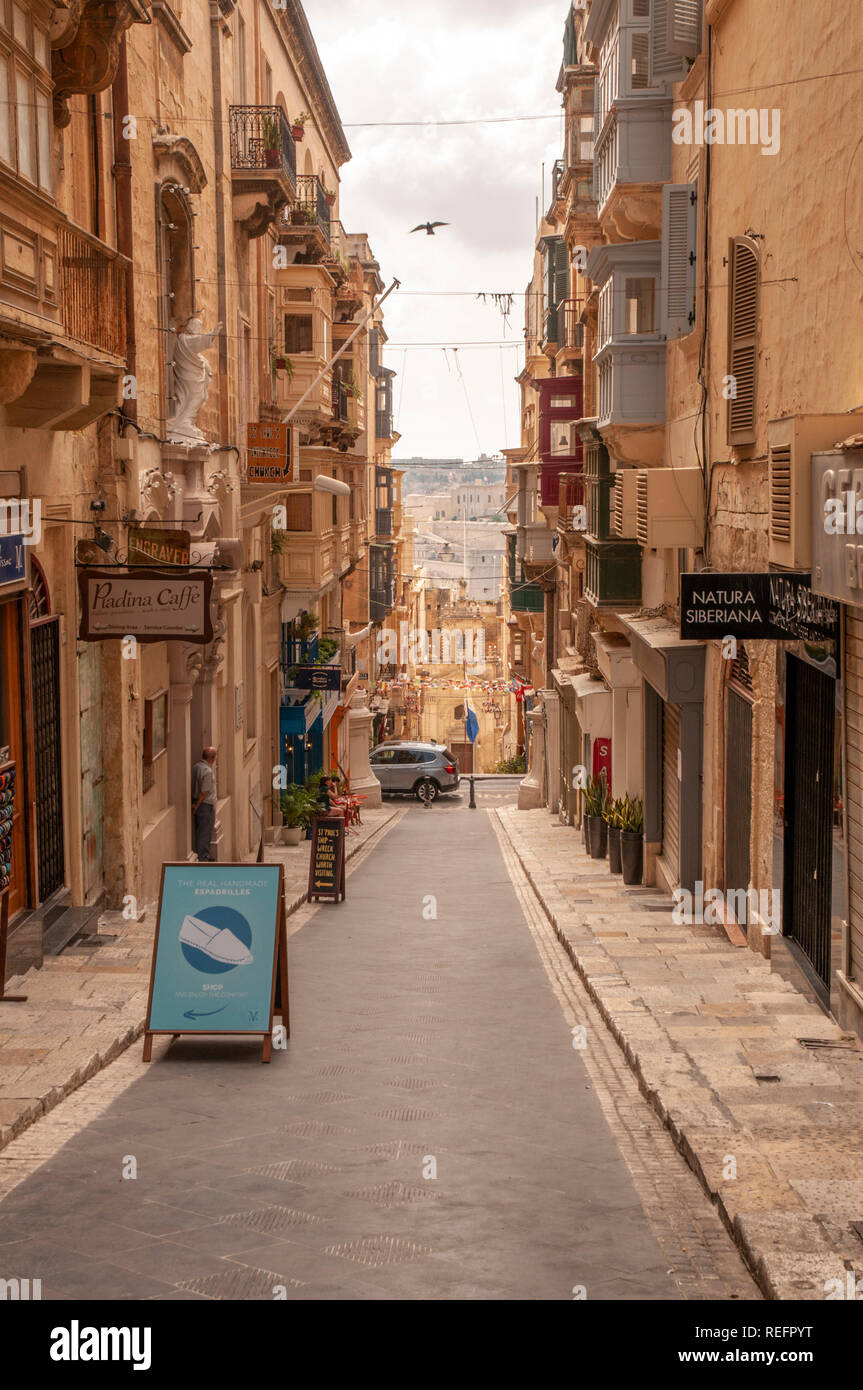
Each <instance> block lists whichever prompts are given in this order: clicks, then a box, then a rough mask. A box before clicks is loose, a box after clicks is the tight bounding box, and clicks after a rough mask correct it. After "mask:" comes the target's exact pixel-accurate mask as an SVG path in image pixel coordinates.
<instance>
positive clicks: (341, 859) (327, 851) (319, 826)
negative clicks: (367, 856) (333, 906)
mask: <svg viewBox="0 0 863 1390" xmlns="http://www.w3.org/2000/svg"><path fill="white" fill-rule="evenodd" d="M321 898H332V899H333V901H334V902H344V900H345V818H344V816H341V815H320V816H315V819H314V821H313V822H312V856H311V861H310V863H309V893H308V900H309V902H319V901H320V899H321Z"/></svg>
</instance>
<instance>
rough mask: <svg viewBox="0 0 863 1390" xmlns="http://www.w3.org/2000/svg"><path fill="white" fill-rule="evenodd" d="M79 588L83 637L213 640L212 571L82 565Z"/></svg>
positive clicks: (85, 639)
mask: <svg viewBox="0 0 863 1390" xmlns="http://www.w3.org/2000/svg"><path fill="white" fill-rule="evenodd" d="M78 587H79V589H80V591H81V629H80V632H79V634H78V635H79V637H80V638H81V641H82V642H105V641H108V640H109V639H110V638H114V637H119V638H123V637H134V638H135V639H136V640H137V641H138V642H170V641H175V642H198V643H202V644H203V643H206V642H212V640H213V621H212V618H211V616H210V593H211V590H212V587H213V576H212V575H211V574H206V573H202V572H201V571H195V570H188V571H186V572H185V573H182V574H164V573H160V572H159V571H158V570H147V569H138V568H135V569H133V570H131V571H129V572H125V571H123V570H104V569H83V570H81V572H80V573H79V575H78Z"/></svg>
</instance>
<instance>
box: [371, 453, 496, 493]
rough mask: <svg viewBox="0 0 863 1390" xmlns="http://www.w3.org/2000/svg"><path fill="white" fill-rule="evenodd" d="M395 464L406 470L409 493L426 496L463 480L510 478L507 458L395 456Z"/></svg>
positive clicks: (405, 484)
mask: <svg viewBox="0 0 863 1390" xmlns="http://www.w3.org/2000/svg"><path fill="white" fill-rule="evenodd" d="M393 467H394V468H401V469H403V470H404V474H405V480H404V492H405V495H407V494H408V493H413V494H414V495H415V496H422V497H425V496H427V495H428V493H430V492H449V491H450V489H451V488H454V487H456V486H457V485H458V484H459V483H484V482H489V483H503V482H505V481H506V461H505V460H504V459H493V458H480V459H476V460H472V461H470V462H465V460H464V459H425V458H405V459H393Z"/></svg>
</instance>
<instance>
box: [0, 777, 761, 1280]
mask: <svg viewBox="0 0 863 1390" xmlns="http://www.w3.org/2000/svg"><path fill="white" fill-rule="evenodd" d="M396 811H397V819H396V821H395V822H394V823H392V824H391V825H390V826H389V828H388V829H387V830H386V831H385V832H384V833H383V834H382V836H379V837H378V838H377V839H376V840H375V841H374V842H373V843H372V845H371V846H369V847H368V848H367V849H364V850H363V851H362V852H361V854H360V855H358V856H357V859H356V860H355V861H354V864H353V866H352V867H351V870H350V872H349V879H348V895H349V896H348V901H347V903H346V904H344V905H340V906H333V905H329V906H322V907H320V908H314V909H313V908H311V907H305V908H302V909H300V910H299V911H298V912H296V913H295V914H294V915H293V916H292V917H291V919H290V923H289V925H290V928H291V930H292V935H291V941H290V967H291V988H292V1019H293V1037H292V1039H291V1042H290V1044H289V1048H288V1050H287V1052H276V1053H275V1054H274V1057H273V1061H272V1063H271V1064H270V1065H269V1066H262V1065H261V1064H260V1062H259V1061H258V1054H257V1048H254V1047H249V1045H248V1044H239V1043H238V1044H234V1043H231V1042H226V1041H218V1040H214V1041H213V1042H206V1041H200V1042H199V1041H197V1040H195V1041H182V1042H180V1043H178V1044H175V1045H173V1046H172V1047H168V1046H166V1045H165V1043H164V1042H161V1044H160V1046H159V1047H157V1048H156V1049H155V1052H154V1060H153V1062H152V1063H151V1064H150V1066H149V1067H145V1066H144V1065H143V1064H142V1063H141V1060H140V1043H136V1044H135V1045H134V1046H133V1047H132V1048H131V1049H130V1050H129V1051H128V1052H126V1053H125V1054H124V1055H123V1056H122V1057H121V1058H120V1059H119V1060H118V1061H116V1062H114V1063H113V1064H112V1065H111V1066H110V1067H109V1068H107V1069H106V1070H105V1071H103V1072H102V1073H100V1075H99V1076H97V1077H95V1078H94V1079H93V1080H92V1081H90V1082H88V1083H87V1084H86V1085H85V1086H83V1087H82V1088H81V1089H80V1090H79V1091H78V1092H77V1093H76V1094H75V1095H73V1096H71V1097H70V1098H69V1099H67V1100H66V1101H64V1102H63V1103H62V1104H60V1105H59V1106H58V1107H57V1108H56V1109H54V1110H53V1111H52V1112H51V1114H49V1115H47V1116H46V1117H45V1118H43V1119H42V1120H40V1121H39V1123H38V1124H36V1125H34V1126H33V1127H32V1128H31V1129H30V1130H29V1131H28V1132H27V1133H25V1134H24V1135H23V1136H22V1137H21V1138H19V1139H16V1140H14V1141H13V1142H12V1143H11V1144H9V1145H8V1147H7V1149H6V1150H5V1153H4V1156H3V1160H2V1164H0V1166H2V1167H3V1168H4V1170H5V1174H6V1176H5V1178H4V1179H3V1180H4V1183H5V1186H6V1189H7V1195H6V1196H5V1199H4V1200H3V1201H2V1203H0V1275H14V1274H16V1273H17V1274H18V1275H19V1276H22V1277H23V1276H25V1275H27V1274H29V1275H30V1276H31V1277H37V1278H38V1277H41V1278H42V1281H43V1297H44V1298H53V1299H62V1298H67V1297H83V1298H89V1299H97V1298H141V1297H144V1298H150V1297H153V1298H159V1297H161V1298H190V1297H191V1298H194V1297H207V1298H246V1299H248V1298H259V1299H271V1298H273V1297H274V1290H276V1291H277V1290H278V1289H279V1288H280V1287H281V1286H284V1288H285V1289H286V1291H287V1296H288V1297H289V1298H297V1299H321V1298H324V1299H354V1298H358V1299H377V1298H384V1299H423V1300H425V1299H432V1300H434V1299H447V1300H452V1299H552V1300H559V1299H567V1300H568V1299H572V1298H573V1297H574V1296H575V1295H574V1291H576V1292H577V1291H578V1290H579V1289H580V1288H583V1289H584V1290H585V1291H586V1294H587V1297H588V1298H589V1299H592V1300H595V1299H602V1298H609V1299H667V1298H694V1299H698V1298H702V1299H703V1298H708V1299H709V1298H756V1297H758V1296H759V1295H758V1292H757V1290H756V1289H755V1286H754V1285H753V1284H752V1282H751V1280H750V1278H749V1276H748V1275H747V1273H746V1271H745V1270H744V1268H743V1265H742V1264H741V1262H740V1259H739V1257H738V1255H737V1252H736V1251H735V1249H734V1247H733V1245H732V1243H731V1241H730V1239H729V1237H728V1235H727V1234H726V1232H725V1231H724V1229H723V1228H722V1225H721V1223H720V1221H719V1218H718V1217H717V1215H716V1213H715V1211H714V1210H713V1208H712V1207H711V1206H710V1203H709V1202H708V1200H707V1198H706V1197H705V1196H704V1194H703V1193H702V1191H701V1189H700V1187H699V1185H698V1183H697V1181H696V1179H695V1177H694V1176H693V1175H692V1174H691V1173H690V1172H689V1171H688V1169H687V1168H686V1165H685V1163H684V1161H683V1159H682V1158H681V1157H680V1156H679V1155H678V1154H677V1153H676V1151H675V1149H674V1146H673V1144H672V1142H671V1140H670V1138H669V1137H668V1135H667V1134H666V1133H665V1131H664V1130H663V1129H662V1126H661V1124H660V1122H659V1120H658V1119H657V1118H656V1116H655V1115H654V1113H653V1112H652V1111H651V1109H650V1107H649V1106H648V1105H647V1104H646V1102H645V1101H644V1100H643V1099H642V1098H641V1096H640V1095H639V1093H638V1090H637V1085H636V1083H635V1081H634V1078H633V1077H632V1076H631V1074H630V1073H629V1071H628V1068H627V1066H626V1064H625V1061H624V1060H623V1058H622V1056H621V1054H620V1053H619V1050H618V1049H617V1046H616V1044H615V1043H614V1042H613V1040H612V1039H611V1037H610V1036H609V1035H607V1034H606V1033H605V1032H604V1028H603V1024H602V1022H601V1020H600V1019H599V1017H598V1015H593V1014H591V1012H590V1009H591V1005H590V1003H589V1001H588V1000H587V999H586V997H585V995H584V992H583V990H581V988H580V986H579V984H578V981H577V979H576V977H575V975H574V972H573V971H572V969H571V967H570V965H569V962H568V960H567V958H566V956H565V953H564V952H563V949H562V947H561V946H560V943H559V942H557V940H556V938H555V936H554V933H553V931H552V929H551V927H550V926H549V924H548V922H547V921H546V920H545V919H544V917H543V914H542V912H541V911H540V910H539V908H538V906H537V903H536V900H535V899H534V898H533V895H532V893H531V891H530V888H529V885H528V884H527V882H526V880H525V877H524V874H523V873H522V872H521V871H520V869H519V866H518V864H517V861H516V859H515V856H514V855H513V854H512V852H511V850H509V848H508V846H507V845H506V844H505V843H504V842H502V841H499V839H498V837H497V834H496V831H495V824H494V822H493V820H492V819H491V817H490V816H489V815H488V814H486V813H485V812H483V811H482V810H477V811H469V810H468V809H467V803H466V798H462V799H461V800H460V801H458V800H454V801H450V802H448V803H439V804H438V805H437V806H435V807H434V808H432V809H431V810H429V811H426V810H423V809H421V808H419V807H415V806H413V805H405V806H403V807H397V808H396ZM429 895H431V896H432V897H433V898H434V899H436V913H437V915H436V917H435V916H434V915H433V912H434V908H435V904H433V903H431V902H430V898H429ZM575 1026H585V1027H586V1028H587V1032H588V1046H587V1047H586V1049H584V1050H577V1049H575V1048H574V1047H573V1046H572V1037H571V1029H572V1028H573V1027H575ZM130 1159H134V1160H135V1162H136V1165H137V1177H136V1178H135V1179H134V1180H131V1179H127V1180H124V1178H123V1176H122V1174H123V1168H124V1165H126V1168H127V1170H128V1167H129V1162H130ZM13 1183H15V1184H16V1185H15V1186H12V1184H13Z"/></svg>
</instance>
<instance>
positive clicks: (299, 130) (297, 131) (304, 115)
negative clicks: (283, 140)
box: [291, 111, 309, 140]
mask: <svg viewBox="0 0 863 1390" xmlns="http://www.w3.org/2000/svg"><path fill="white" fill-rule="evenodd" d="M308 119H309V113H308V111H301V112H300V114H299V116H297V119H296V120H295V121H294V122H293V123H292V125H291V134H292V135H293V137H294V139H295V140H302V138H303V136H304V135H305V133H306V132H305V130H304V126H305V124H306V121H307V120H308Z"/></svg>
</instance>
